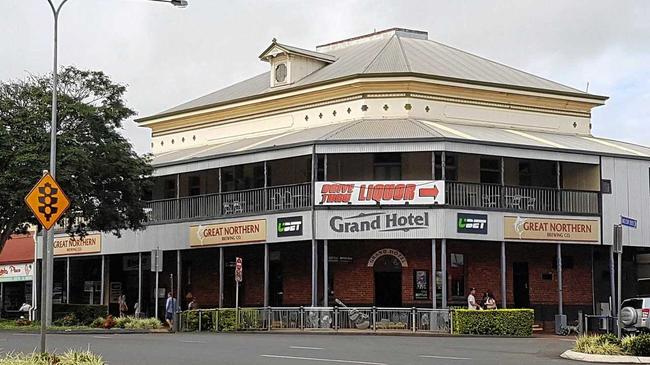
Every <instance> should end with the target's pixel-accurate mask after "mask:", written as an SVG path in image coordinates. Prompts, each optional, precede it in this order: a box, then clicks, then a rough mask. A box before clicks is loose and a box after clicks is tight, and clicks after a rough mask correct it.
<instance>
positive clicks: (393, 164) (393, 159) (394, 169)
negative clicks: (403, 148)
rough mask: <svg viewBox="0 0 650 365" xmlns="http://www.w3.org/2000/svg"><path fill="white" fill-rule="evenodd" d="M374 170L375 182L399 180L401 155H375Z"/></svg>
mask: <svg viewBox="0 0 650 365" xmlns="http://www.w3.org/2000/svg"><path fill="white" fill-rule="evenodd" d="M374 170H375V180H401V179H402V155H401V154H400V153H376V154H375V156H374Z"/></svg>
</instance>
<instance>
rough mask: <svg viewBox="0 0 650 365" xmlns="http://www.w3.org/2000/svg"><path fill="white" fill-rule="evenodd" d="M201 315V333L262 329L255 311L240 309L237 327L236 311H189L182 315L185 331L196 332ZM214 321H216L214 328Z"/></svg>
mask: <svg viewBox="0 0 650 365" xmlns="http://www.w3.org/2000/svg"><path fill="white" fill-rule="evenodd" d="M199 312H200V313H201V331H214V330H217V331H219V332H233V331H241V330H257V329H260V328H261V327H262V324H263V318H262V317H261V315H260V312H259V311H258V310H257V309H247V308H240V309H239V312H240V316H241V322H240V323H239V327H237V311H236V310H235V309H234V308H225V309H204V310H191V311H187V312H184V313H183V316H184V317H185V318H184V319H183V321H186V322H185V323H184V324H185V325H186V327H185V330H186V331H196V330H198V327H199ZM215 320H218V323H217V326H216V328H215V323H214V322H215Z"/></svg>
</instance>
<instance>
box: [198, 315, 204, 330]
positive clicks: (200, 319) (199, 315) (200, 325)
mask: <svg viewBox="0 0 650 365" xmlns="http://www.w3.org/2000/svg"><path fill="white" fill-rule="evenodd" d="M198 314H199V328H198V329H197V332H201V319H202V318H201V317H203V315H202V314H203V313H201V310H199V311H198Z"/></svg>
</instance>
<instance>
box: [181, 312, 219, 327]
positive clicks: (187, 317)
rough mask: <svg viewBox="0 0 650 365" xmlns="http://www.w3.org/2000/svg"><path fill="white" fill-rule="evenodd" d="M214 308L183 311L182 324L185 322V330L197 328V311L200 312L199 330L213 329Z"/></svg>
mask: <svg viewBox="0 0 650 365" xmlns="http://www.w3.org/2000/svg"><path fill="white" fill-rule="evenodd" d="M216 311H217V310H216V309H215V310H210V311H198V310H192V311H187V312H184V313H183V319H182V320H183V322H184V323H183V324H185V330H186V331H197V330H198V329H199V313H201V331H209V330H213V329H214V316H215V314H216Z"/></svg>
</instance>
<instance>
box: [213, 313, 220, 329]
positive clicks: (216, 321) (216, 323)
mask: <svg viewBox="0 0 650 365" xmlns="http://www.w3.org/2000/svg"><path fill="white" fill-rule="evenodd" d="M219 312H220V310H219V309H217V310H216V311H214V313H215V318H216V319H215V321H214V331H215V332H219V320H220V319H221V317H220V316H219Z"/></svg>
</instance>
